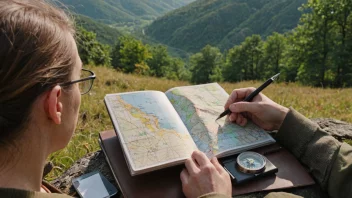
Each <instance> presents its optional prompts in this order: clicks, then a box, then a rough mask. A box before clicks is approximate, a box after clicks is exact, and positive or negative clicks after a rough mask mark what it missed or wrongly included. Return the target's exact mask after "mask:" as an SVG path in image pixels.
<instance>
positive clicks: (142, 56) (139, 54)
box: [112, 36, 151, 74]
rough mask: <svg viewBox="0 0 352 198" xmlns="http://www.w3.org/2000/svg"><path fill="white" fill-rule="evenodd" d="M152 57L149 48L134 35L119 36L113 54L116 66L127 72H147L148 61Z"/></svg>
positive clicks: (113, 61)
mask: <svg viewBox="0 0 352 198" xmlns="http://www.w3.org/2000/svg"><path fill="white" fill-rule="evenodd" d="M150 58H151V54H150V52H149V51H148V48H147V47H146V46H145V45H143V43H142V42H141V41H139V40H136V39H134V38H132V37H127V36H122V37H119V39H118V43H117V44H116V46H115V48H114V50H113V54H112V63H113V66H114V68H117V69H121V70H122V71H123V72H126V73H138V74H146V73H147V71H148V70H149V66H148V65H147V63H146V61H147V60H148V59H150Z"/></svg>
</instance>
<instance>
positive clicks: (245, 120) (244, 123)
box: [240, 118, 248, 126]
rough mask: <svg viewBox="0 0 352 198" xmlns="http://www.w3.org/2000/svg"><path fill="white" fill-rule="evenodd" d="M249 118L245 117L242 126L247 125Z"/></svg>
mask: <svg viewBox="0 0 352 198" xmlns="http://www.w3.org/2000/svg"><path fill="white" fill-rule="evenodd" d="M247 122H248V120H247V118H243V120H242V122H241V123H240V125H241V126H246V124H247Z"/></svg>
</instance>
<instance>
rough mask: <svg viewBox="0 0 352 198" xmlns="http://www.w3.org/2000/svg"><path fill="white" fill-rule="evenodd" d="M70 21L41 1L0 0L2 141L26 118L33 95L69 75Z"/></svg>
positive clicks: (33, 98) (70, 56)
mask: <svg viewBox="0 0 352 198" xmlns="http://www.w3.org/2000/svg"><path fill="white" fill-rule="evenodd" d="M68 34H71V35H74V28H73V25H72V23H71V20H70V19H69V18H68V16H67V15H66V14H65V13H64V12H63V11H61V10H59V9H56V8H55V7H54V6H52V5H50V4H48V3H47V2H45V1H44V0H0V144H6V143H7V142H8V141H9V140H11V139H13V137H14V136H15V135H18V134H19V133H18V132H20V131H22V129H23V127H25V126H26V123H27V122H28V121H29V119H30V118H29V117H30V112H31V109H32V108H31V106H32V104H33V103H34V101H35V100H36V98H37V97H38V96H39V95H41V94H42V93H44V92H45V91H47V90H48V89H50V88H52V87H54V86H55V85H57V84H59V83H64V82H67V81H69V80H70V78H71V73H72V71H71V70H72V66H73V65H74V64H75V63H74V57H73V54H74V52H73V49H72V41H71V40H70V38H69V37H68Z"/></svg>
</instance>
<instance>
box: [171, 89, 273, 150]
mask: <svg viewBox="0 0 352 198" xmlns="http://www.w3.org/2000/svg"><path fill="white" fill-rule="evenodd" d="M166 96H167V97H168V98H169V100H170V102H171V103H172V105H173V106H174V108H175V110H176V111H177V113H178V114H179V116H180V117H181V119H182V121H183V123H184V124H185V125H186V127H187V129H188V131H189V133H190V134H191V136H192V138H193V141H194V142H195V143H196V145H197V147H198V149H199V150H201V151H203V152H204V153H206V154H207V156H208V157H212V156H218V157H224V156H229V155H233V154H236V153H240V152H242V151H245V150H249V149H253V148H257V147H260V146H264V145H267V144H271V143H274V142H275V140H274V139H273V138H272V137H271V136H270V135H269V134H268V133H267V132H266V131H264V130H263V129H261V128H259V127H258V126H256V125H255V124H253V123H251V122H248V124H247V125H246V126H245V127H241V126H239V125H237V124H234V123H231V122H228V121H226V119H225V118H222V119H219V120H218V121H215V120H216V118H217V117H218V116H219V115H220V114H221V113H222V112H223V111H224V105H225V103H226V101H227V99H228V97H229V95H228V94H227V93H226V92H225V90H224V89H223V88H222V87H220V85H219V84H217V83H211V84H205V85H196V86H186V87H177V88H173V89H171V90H169V91H167V92H166Z"/></svg>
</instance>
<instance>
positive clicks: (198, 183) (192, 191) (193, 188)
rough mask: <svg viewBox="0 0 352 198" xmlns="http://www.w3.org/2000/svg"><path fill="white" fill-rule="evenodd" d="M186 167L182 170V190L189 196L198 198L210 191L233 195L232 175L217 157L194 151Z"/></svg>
mask: <svg viewBox="0 0 352 198" xmlns="http://www.w3.org/2000/svg"><path fill="white" fill-rule="evenodd" d="M185 164H186V169H184V170H183V171H182V172H181V175H180V177H181V181H182V190H183V193H184V194H185V195H186V197H188V198H196V197H199V196H201V195H204V194H208V193H213V192H215V193H219V194H223V195H227V196H228V197H231V195H232V185H231V179H230V175H229V174H228V173H227V172H226V171H225V169H224V168H223V167H222V166H221V165H220V164H219V162H218V160H217V158H215V157H214V158H213V159H211V160H209V159H208V158H207V156H206V155H205V154H204V153H202V152H200V151H194V152H193V154H192V157H191V158H190V159H187V161H186V163H185Z"/></svg>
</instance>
